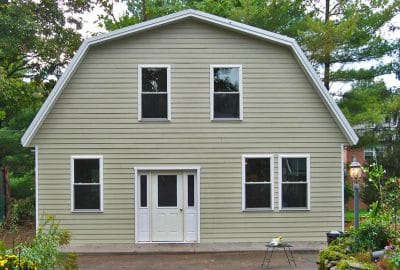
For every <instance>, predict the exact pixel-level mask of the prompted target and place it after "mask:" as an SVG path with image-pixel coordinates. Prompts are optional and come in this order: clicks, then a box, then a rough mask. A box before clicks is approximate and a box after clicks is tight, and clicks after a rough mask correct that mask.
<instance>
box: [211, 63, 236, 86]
mask: <svg viewBox="0 0 400 270" xmlns="http://www.w3.org/2000/svg"><path fill="white" fill-rule="evenodd" d="M214 92H239V68H214Z"/></svg>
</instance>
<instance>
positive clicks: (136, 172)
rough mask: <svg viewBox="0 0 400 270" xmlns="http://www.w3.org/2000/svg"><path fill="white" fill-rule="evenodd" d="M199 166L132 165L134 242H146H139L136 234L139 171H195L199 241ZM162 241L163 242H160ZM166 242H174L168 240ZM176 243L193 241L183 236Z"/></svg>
mask: <svg viewBox="0 0 400 270" xmlns="http://www.w3.org/2000/svg"><path fill="white" fill-rule="evenodd" d="M200 169H201V167H200V166H154V167H152V166H138V167H134V177H135V180H134V186H135V223H134V226H135V243H136V244H137V243H146V242H139V241H138V236H139V231H138V210H139V203H140V202H139V200H138V199H139V194H140V191H139V190H138V187H139V183H138V175H139V172H140V171H195V172H196V188H197V194H196V195H197V200H196V201H195V204H196V207H197V241H196V243H200ZM148 243H157V242H151V241H149V242H148ZM160 243H164V242H160ZM168 243H174V242H168ZM176 243H193V242H187V241H186V239H185V237H184V241H183V242H176Z"/></svg>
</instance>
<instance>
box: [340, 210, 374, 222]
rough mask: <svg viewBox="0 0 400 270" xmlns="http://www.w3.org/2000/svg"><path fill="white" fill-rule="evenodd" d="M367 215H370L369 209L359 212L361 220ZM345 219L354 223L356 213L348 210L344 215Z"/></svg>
mask: <svg viewBox="0 0 400 270" xmlns="http://www.w3.org/2000/svg"><path fill="white" fill-rule="evenodd" d="M367 214H368V210H367V209H360V211H359V215H360V218H361V217H364V216H366V215H367ZM344 219H345V221H353V220H354V212H353V211H349V210H346V213H345V214H344Z"/></svg>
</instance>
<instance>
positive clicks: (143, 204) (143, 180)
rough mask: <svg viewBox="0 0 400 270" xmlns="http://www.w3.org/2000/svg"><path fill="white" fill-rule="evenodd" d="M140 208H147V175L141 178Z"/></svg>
mask: <svg viewBox="0 0 400 270" xmlns="http://www.w3.org/2000/svg"><path fill="white" fill-rule="evenodd" d="M140 207H147V175H141V176H140Z"/></svg>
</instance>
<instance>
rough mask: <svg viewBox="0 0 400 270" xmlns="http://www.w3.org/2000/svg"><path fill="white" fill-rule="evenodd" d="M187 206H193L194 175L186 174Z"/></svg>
mask: <svg viewBox="0 0 400 270" xmlns="http://www.w3.org/2000/svg"><path fill="white" fill-rule="evenodd" d="M188 207H194V175H192V174H191V175H188Z"/></svg>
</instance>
